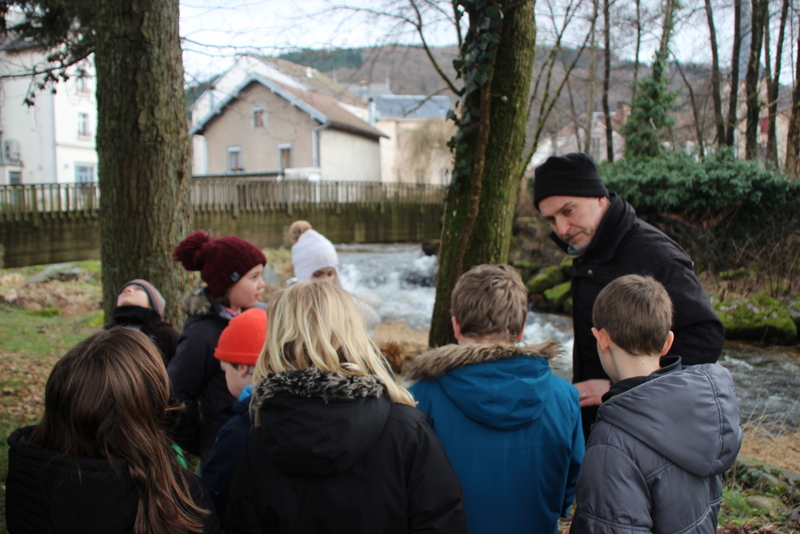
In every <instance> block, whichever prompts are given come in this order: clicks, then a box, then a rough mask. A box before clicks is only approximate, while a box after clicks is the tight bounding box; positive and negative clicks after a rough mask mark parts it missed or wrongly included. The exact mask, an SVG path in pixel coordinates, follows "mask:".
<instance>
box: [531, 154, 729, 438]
mask: <svg viewBox="0 0 800 534" xmlns="http://www.w3.org/2000/svg"><path fill="white" fill-rule="evenodd" d="M533 190H534V191H533V204H534V206H535V207H536V209H538V210H539V211H540V212H541V214H542V215H543V216H544V218H545V220H547V222H548V223H550V228H551V229H552V230H553V232H552V233H551V234H550V237H551V239H553V241H555V243H556V244H557V245H558V246H559V247H560V248H562V249H563V250H564V251H565V252H566V253H567V254H569V255H570V256H571V257H572V258H573V273H572V310H573V311H572V317H573V329H574V335H575V343H574V345H573V349H572V369H573V377H572V382H573V384H574V385H575V387H576V388H578V392H579V394H580V395H579V396H580V400H581V414H582V417H583V430H584V435H585V436H587V438H588V435H589V430H590V429H591V425H592V423H593V422H594V419H595V416H596V415H597V408H598V407H599V406H600V404H601V403H602V402H603V400H605V399H604V396H605V395H606V394H607V393H608V391H609V388H610V386H611V382H610V380H609V378H608V375H607V374H606V373H605V371H603V366H602V365H601V363H600V357H599V356H598V354H597V345H596V343H595V338H594V336H593V335H592V332H591V329H592V307H593V306H594V301H595V299H596V298H597V295H598V294H599V293H600V291H601V290H602V289H603V288H604V287H605V286H606V285H608V284H609V283H610V282H611V281H612V280H614V279H616V278H619V277H620V276H624V275H626V274H640V275H649V276H652V277H653V278H655V279H656V280H658V281H659V282H661V284H662V285H664V287H666V289H667V292H668V293H669V296H670V299H672V302H673V306H674V308H675V310H674V314H673V325H672V331H673V332H674V333H675V342H674V343H673V345H672V348H671V349H670V351H669V353H668V354H670V355H673V356H680V357H681V359H682V363H683V365H696V364H700V363H713V362H716V361H717V359H718V358H719V356H720V353H721V352H722V344H723V342H724V340H725V335H724V331H723V328H722V323H721V322H720V320H719V318H718V317H717V314H716V313H715V312H714V310H713V309H712V308H711V303H710V302H709V300H708V296H707V295H706V293H705V291H704V290H703V287H702V286H701V285H700V282H699V281H698V280H697V276H696V275H695V273H694V263H693V262H692V260H691V259H690V258H689V256H688V255H687V254H686V252H684V250H683V249H682V248H681V247H680V246H679V245H678V244H677V243H675V241H673V240H672V239H670V238H669V237H667V236H666V235H665V234H664V233H663V232H661V231H660V230H658V229H656V228H654V227H653V226H651V225H649V224H647V223H646V222H644V221H642V220H641V219H639V218H638V217H636V212H635V211H634V209H633V208H632V207H631V205H630V204H628V203H627V202H625V201H624V200H622V199H621V198H619V197H618V196H617V195H616V193H609V192H608V190H607V189H606V186H605V184H604V183H603V180H602V179H601V178H600V173H599V172H598V170H597V166H596V165H595V164H594V161H593V160H592V158H591V157H589V156H587V155H586V154H577V153H576V154H567V155H565V156H552V157H550V158H548V159H547V161H545V162H544V163H543V164H542V165H540V166H539V167H537V168H536V175H535V178H534V184H533ZM664 408H665V409H670V407H666V406H665V407H664Z"/></svg>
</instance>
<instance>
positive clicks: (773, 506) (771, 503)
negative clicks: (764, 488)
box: [745, 495, 791, 515]
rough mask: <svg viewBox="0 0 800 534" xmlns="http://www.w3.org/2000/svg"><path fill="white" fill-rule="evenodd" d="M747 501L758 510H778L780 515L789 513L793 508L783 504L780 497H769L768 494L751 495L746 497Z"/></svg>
mask: <svg viewBox="0 0 800 534" xmlns="http://www.w3.org/2000/svg"><path fill="white" fill-rule="evenodd" d="M745 502H746V503H747V504H748V505H750V506H752V507H753V508H756V509H758V510H763V511H765V512H777V513H778V514H780V515H789V514H790V513H791V510H789V507H788V506H786V505H785V504H783V503H782V502H781V501H780V499H775V498H774V497H767V496H766V495H749V496H748V497H746V498H745Z"/></svg>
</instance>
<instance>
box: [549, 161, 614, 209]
mask: <svg viewBox="0 0 800 534" xmlns="http://www.w3.org/2000/svg"><path fill="white" fill-rule="evenodd" d="M535 176H536V177H535V178H534V181H533V205H534V206H535V207H536V209H537V210H538V209H539V202H541V201H542V200H544V199H546V198H547V197H554V196H565V197H592V198H599V197H607V196H608V189H606V186H605V184H603V180H602V179H601V178H600V172H599V171H598V170H597V165H595V164H594V160H593V159H592V157H591V156H587V155H586V154H580V153H577V152H576V153H572V154H567V155H566V156H550V157H549V158H547V161H545V162H544V163H542V164H541V165H539V166H538V167H536V171H535Z"/></svg>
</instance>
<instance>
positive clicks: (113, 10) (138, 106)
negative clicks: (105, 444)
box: [94, 0, 192, 321]
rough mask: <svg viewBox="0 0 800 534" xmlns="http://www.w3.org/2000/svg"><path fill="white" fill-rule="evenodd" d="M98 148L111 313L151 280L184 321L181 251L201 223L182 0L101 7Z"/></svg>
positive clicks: (171, 316)
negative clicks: (193, 200) (120, 297)
mask: <svg viewBox="0 0 800 534" xmlns="http://www.w3.org/2000/svg"><path fill="white" fill-rule="evenodd" d="M98 6H99V7H98V11H97V16H96V23H95V25H94V27H95V32H96V37H97V46H96V50H95V51H96V54H95V62H96V66H97V108H98V112H97V113H98V120H97V152H98V157H99V172H98V178H99V185H100V190H101V192H102V200H101V210H102V211H101V221H102V224H101V229H100V239H101V245H100V257H101V261H102V265H103V270H102V272H103V275H102V282H103V310H104V311H105V314H106V317H107V318H109V319H110V317H111V311H112V310H113V309H114V306H115V305H116V297H117V289H118V288H119V286H121V285H122V284H123V283H125V282H126V281H129V280H132V279H134V278H144V279H146V280H149V281H150V282H151V283H152V284H153V285H155V287H157V288H158V289H159V290H160V291H161V293H162V294H163V295H164V297H165V298H166V299H167V308H166V311H165V318H166V320H168V321H175V319H177V317H178V296H179V294H180V293H181V292H182V291H183V290H184V288H185V287H186V284H187V280H188V277H187V275H186V273H185V271H183V270H182V269H177V268H176V264H175V262H174V261H173V259H172V249H173V247H175V245H177V243H178V242H179V241H180V240H181V239H182V238H183V237H184V236H185V235H186V233H187V231H188V230H189V229H190V228H191V220H192V212H191V206H190V203H189V193H190V184H191V182H190V180H191V160H190V153H189V150H190V145H189V135H188V132H187V127H186V114H185V111H184V99H185V97H184V92H183V65H182V62H181V46H180V37H179V35H178V0H136V1H134V0H114V1H105V2H99V3H98Z"/></svg>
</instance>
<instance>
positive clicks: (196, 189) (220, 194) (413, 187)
mask: <svg viewBox="0 0 800 534" xmlns="http://www.w3.org/2000/svg"><path fill="white" fill-rule="evenodd" d="M444 189H445V188H444V187H442V186H436V185H418V184H405V183H375V182H309V181H291V180H284V181H277V180H259V181H254V180H237V179H230V178H226V179H220V178H215V179H197V180H195V181H194V182H193V183H192V193H191V200H192V205H193V206H194V210H195V212H219V211H266V210H285V209H289V210H291V206H294V205H317V206H320V207H323V206H325V207H330V206H335V205H337V204H359V205H382V204H395V205H409V204H417V205H437V204H441V203H442V202H443V199H444ZM99 207H100V189H99V188H98V187H97V184H94V183H91V184H25V185H2V186H0V220H2V221H14V220H21V219H24V218H29V217H30V216H31V215H34V214H48V215H51V216H59V215H63V214H83V215H88V216H95V215H96V214H97V210H98V209H99Z"/></svg>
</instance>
